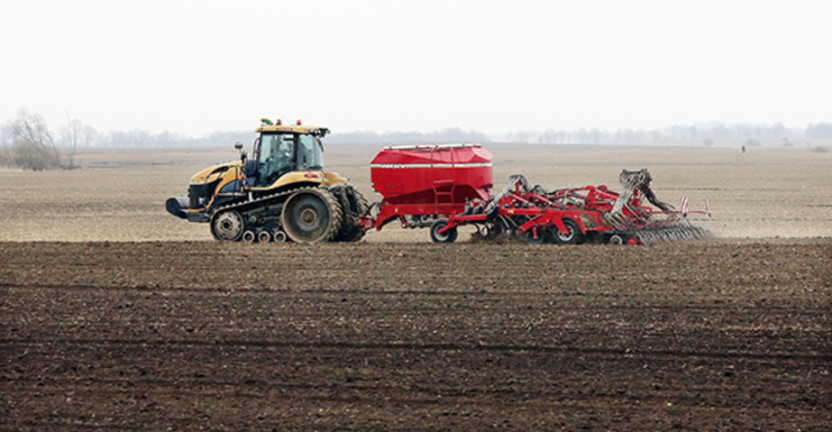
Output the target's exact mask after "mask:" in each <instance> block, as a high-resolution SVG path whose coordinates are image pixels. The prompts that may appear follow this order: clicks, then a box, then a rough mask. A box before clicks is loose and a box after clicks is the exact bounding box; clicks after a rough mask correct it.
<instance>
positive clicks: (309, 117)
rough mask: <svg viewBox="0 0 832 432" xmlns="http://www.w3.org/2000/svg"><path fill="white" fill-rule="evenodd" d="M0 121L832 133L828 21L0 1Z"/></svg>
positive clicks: (375, 5)
mask: <svg viewBox="0 0 832 432" xmlns="http://www.w3.org/2000/svg"><path fill="white" fill-rule="evenodd" d="M0 5H2V7H0V55H1V57H0V121H2V122H5V121H6V120H8V119H11V118H12V117H14V115H15V113H16V112H17V110H18V109H19V108H21V107H25V108H27V109H29V110H30V111H33V112H38V113H41V114H42V115H43V116H44V117H45V118H46V119H47V121H49V123H50V125H51V126H52V127H53V128H57V127H58V126H59V125H60V124H61V123H63V122H64V121H65V119H66V114H67V113H69V115H71V116H72V117H76V118H79V119H81V120H82V121H83V122H84V123H86V124H88V125H90V126H93V127H95V128H97V129H100V130H104V131H107V130H129V129H136V128H138V129H145V130H148V131H151V132H161V131H163V130H170V131H174V132H179V133H184V134H188V135H202V134H205V133H209V132H211V131H214V130H239V129H248V128H253V127H255V126H256V124H257V123H258V120H259V119H260V118H261V117H263V116H268V117H270V118H275V117H281V118H283V119H284V121H285V120H289V121H294V120H295V119H297V118H302V119H303V120H304V121H305V122H307V123H315V124H322V125H327V126H329V127H330V128H331V129H333V130H335V131H338V132H349V131H354V130H374V131H377V132H384V131H392V130H419V131H432V130H436V129H440V128H443V127H450V126H459V127H462V128H464V129H477V130H481V131H484V132H486V133H501V132H507V131H513V130H543V129H547V128H554V129H576V128H580V127H593V126H597V127H600V128H606V129H616V128H620V127H629V128H657V127H662V126H667V125H670V124H691V123H694V122H700V121H723V122H728V123H741V122H752V123H762V122H768V123H773V122H776V121H782V122H783V123H785V125H786V126H805V125H806V124H807V123H810V122H819V121H832V80H831V77H832V2H830V1H800V0H791V1H754V2H749V1H726V0H719V1H702V0H699V1H669V0H660V1H486V0H478V1H449V0H445V1H368V0H351V1H274V0H272V1H240V2H229V1H176V0H166V1H140V2H120V1H96V0H89V1H67V0H64V1H18V0H13V1H7V0H0Z"/></svg>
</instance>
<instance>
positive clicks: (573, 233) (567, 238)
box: [554, 219, 583, 245]
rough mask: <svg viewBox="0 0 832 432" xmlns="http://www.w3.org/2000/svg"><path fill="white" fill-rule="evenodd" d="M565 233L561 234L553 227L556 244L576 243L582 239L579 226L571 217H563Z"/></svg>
mask: <svg viewBox="0 0 832 432" xmlns="http://www.w3.org/2000/svg"><path fill="white" fill-rule="evenodd" d="M563 225H564V226H565V227H566V231H567V234H562V233H561V232H560V230H559V229H557V228H555V229H554V237H555V242H556V243H558V244H563V245H566V244H578V243H580V242H581V240H582V239H583V234H582V233H581V227H580V226H578V223H577V222H575V221H574V220H573V219H563Z"/></svg>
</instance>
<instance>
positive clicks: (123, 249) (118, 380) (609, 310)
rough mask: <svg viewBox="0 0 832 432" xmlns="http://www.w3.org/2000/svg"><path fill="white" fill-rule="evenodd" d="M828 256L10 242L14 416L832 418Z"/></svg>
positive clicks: (563, 423) (135, 420)
mask: <svg viewBox="0 0 832 432" xmlns="http://www.w3.org/2000/svg"><path fill="white" fill-rule="evenodd" d="M175 222H176V221H172V222H171V223H175ZM830 258H832V244H830V243H829V242H828V241H820V240H818V241H802V242H780V243H769V244H714V243H704V244H689V245H682V246H679V245H659V246H650V247H611V246H592V245H585V246H580V247H557V246H553V245H544V246H541V247H533V246H530V245H524V244H504V245H495V244H475V243H462V244H453V245H433V244H413V243H409V244H396V243H386V244H385V243H359V244H354V245H343V244H327V245H320V246H293V245H275V244H270V245H244V244H220V243H215V242H158V243H155V242H145V243H0V419H2V420H0V429H4V430H18V429H20V430H105V429H113V430H163V429H164V430H220V429H222V430H237V431H242V430H361V431H366V430H384V431H389V430H420V429H427V430H488V429H498V430H512V431H514V430H561V429H564V430H584V429H588V430H657V429H682V430H684V429H696V430H743V431H745V430H764V431H773V430H804V431H806V430H828V429H829V426H830V424H832V410H830V406H832V376H830V370H831V369H832V322H830V321H832V314H831V313H830V312H832V307H830V305H831V304H832V266H830Z"/></svg>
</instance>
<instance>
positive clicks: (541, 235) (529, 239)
mask: <svg viewBox="0 0 832 432" xmlns="http://www.w3.org/2000/svg"><path fill="white" fill-rule="evenodd" d="M545 233H546V231H545V230H543V229H542V228H541V229H538V230H537V238H534V229H530V230H528V231H526V234H524V235H523V239H524V240H526V243H528V244H533V245H542V244H543V243H546V234H545Z"/></svg>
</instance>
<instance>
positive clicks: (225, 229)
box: [211, 210, 245, 241]
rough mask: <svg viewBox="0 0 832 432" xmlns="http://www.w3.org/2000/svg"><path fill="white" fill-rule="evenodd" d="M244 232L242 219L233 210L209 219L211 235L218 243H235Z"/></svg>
mask: <svg viewBox="0 0 832 432" xmlns="http://www.w3.org/2000/svg"><path fill="white" fill-rule="evenodd" d="M244 230H245V222H244V221H243V217H242V216H240V213H237V212H236V211H234V210H226V211H223V212H219V213H217V214H215V215H214V216H213V217H211V234H212V235H213V236H214V238H215V239H217V240H219V241H237V240H239V239H240V237H242V236H243V231H244Z"/></svg>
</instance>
